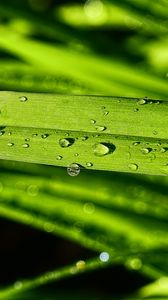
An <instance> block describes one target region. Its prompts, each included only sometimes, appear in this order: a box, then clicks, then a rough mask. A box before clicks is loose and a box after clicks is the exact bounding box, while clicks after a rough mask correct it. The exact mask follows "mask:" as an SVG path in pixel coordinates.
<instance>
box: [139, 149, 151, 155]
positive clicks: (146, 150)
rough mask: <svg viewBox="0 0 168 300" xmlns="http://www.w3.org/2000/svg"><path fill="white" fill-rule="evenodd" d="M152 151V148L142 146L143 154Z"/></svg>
mask: <svg viewBox="0 0 168 300" xmlns="http://www.w3.org/2000/svg"><path fill="white" fill-rule="evenodd" d="M150 151H151V149H150V148H142V149H141V152H142V154H148V153H149V152H150Z"/></svg>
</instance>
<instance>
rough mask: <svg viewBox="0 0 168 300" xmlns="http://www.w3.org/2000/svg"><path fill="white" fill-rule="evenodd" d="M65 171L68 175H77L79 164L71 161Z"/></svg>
mask: <svg viewBox="0 0 168 300" xmlns="http://www.w3.org/2000/svg"><path fill="white" fill-rule="evenodd" d="M67 172H68V174H69V175H70V176H77V175H79V173H80V166H79V165H78V164H76V163H73V164H71V165H69V166H68V168H67Z"/></svg>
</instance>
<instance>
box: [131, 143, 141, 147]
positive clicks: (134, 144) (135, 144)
mask: <svg viewBox="0 0 168 300" xmlns="http://www.w3.org/2000/svg"><path fill="white" fill-rule="evenodd" d="M139 144H140V142H133V143H132V145H133V146H138V145H139Z"/></svg>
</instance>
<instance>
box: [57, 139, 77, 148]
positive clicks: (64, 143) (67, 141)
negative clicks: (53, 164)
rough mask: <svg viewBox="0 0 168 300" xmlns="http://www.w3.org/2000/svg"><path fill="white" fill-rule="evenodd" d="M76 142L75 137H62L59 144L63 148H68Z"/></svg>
mask: <svg viewBox="0 0 168 300" xmlns="http://www.w3.org/2000/svg"><path fill="white" fill-rule="evenodd" d="M73 143H74V139H60V140H59V144H60V146H61V147H62V148H67V147H69V146H71V145H72V144H73Z"/></svg>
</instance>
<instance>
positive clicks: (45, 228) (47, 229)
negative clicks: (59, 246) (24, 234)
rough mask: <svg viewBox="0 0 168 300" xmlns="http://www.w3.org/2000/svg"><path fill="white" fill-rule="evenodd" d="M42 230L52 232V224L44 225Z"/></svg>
mask: <svg viewBox="0 0 168 300" xmlns="http://www.w3.org/2000/svg"><path fill="white" fill-rule="evenodd" d="M44 230H45V231H46V232H53V231H54V224H52V223H50V222H46V223H44Z"/></svg>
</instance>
